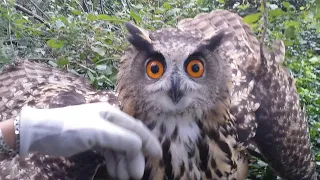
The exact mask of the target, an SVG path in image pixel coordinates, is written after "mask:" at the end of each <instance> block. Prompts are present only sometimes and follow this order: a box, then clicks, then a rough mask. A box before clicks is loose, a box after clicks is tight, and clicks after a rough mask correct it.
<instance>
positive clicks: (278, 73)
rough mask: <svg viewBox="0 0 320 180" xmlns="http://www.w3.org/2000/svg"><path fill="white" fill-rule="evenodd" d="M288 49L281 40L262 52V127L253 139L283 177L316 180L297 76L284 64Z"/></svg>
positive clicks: (257, 89) (258, 82) (258, 78)
mask: <svg viewBox="0 0 320 180" xmlns="http://www.w3.org/2000/svg"><path fill="white" fill-rule="evenodd" d="M284 51H285V48H284V44H283V43H282V42H280V41H277V42H274V43H273V47H272V48H271V49H266V48H265V49H264V50H263V53H261V54H262V55H261V60H262V62H263V65H262V66H261V68H260V69H259V71H258V72H257V75H256V77H255V80H256V86H255V88H254V90H253V94H254V95H255V96H256V100H257V101H258V102H259V103H260V107H259V108H258V109H257V111H256V112H255V114H256V118H257V122H258V128H257V131H256V135H255V137H254V138H253V141H254V142H255V144H256V145H257V146H258V149H259V151H260V152H261V154H262V155H263V156H264V157H265V159H266V161H267V162H268V163H269V165H270V166H271V167H272V168H273V169H274V170H275V171H276V172H277V173H278V174H279V176H281V177H283V178H285V179H294V180H295V179H297V180H307V179H308V180H310V179H312V180H315V179H317V175H316V163H315V159H314V155H313V153H312V150H311V142H310V135H309V129H308V122H307V119H306V114H305V110H304V109H301V105H300V103H299V96H298V93H297V89H296V85H295V81H294V78H293V76H292V75H291V74H290V73H289V71H287V70H286V69H285V68H284V67H282V66H281V64H280V63H281V62H282V61H283V60H284V56H285V53H284Z"/></svg>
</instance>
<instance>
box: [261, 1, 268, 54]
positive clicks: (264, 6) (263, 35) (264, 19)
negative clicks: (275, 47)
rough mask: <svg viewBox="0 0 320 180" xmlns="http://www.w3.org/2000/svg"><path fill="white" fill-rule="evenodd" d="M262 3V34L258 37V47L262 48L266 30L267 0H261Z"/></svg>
mask: <svg viewBox="0 0 320 180" xmlns="http://www.w3.org/2000/svg"><path fill="white" fill-rule="evenodd" d="M262 5H263V9H264V11H263V27H262V35H261V39H260V49H261V50H262V49H263V43H264V40H265V38H266V34H267V30H268V7H267V0H262Z"/></svg>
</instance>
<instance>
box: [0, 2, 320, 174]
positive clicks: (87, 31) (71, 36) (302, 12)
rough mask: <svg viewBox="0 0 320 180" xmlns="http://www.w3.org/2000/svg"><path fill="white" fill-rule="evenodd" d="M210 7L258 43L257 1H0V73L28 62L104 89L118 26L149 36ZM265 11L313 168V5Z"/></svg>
mask: <svg viewBox="0 0 320 180" xmlns="http://www.w3.org/2000/svg"><path fill="white" fill-rule="evenodd" d="M218 8H219V9H229V10H232V11H235V12H238V13H239V14H240V15H241V16H243V17H244V20H245V22H247V23H248V24H250V25H251V27H252V28H253V29H254V31H255V33H256V34H257V37H260V36H261V30H262V25H263V18H262V17H263V11H264V8H263V6H261V2H260V1H257V0H248V1H244V0H241V1H240V0H239V2H238V1H236V0H217V1H209V0H169V1H162V0H159V1H143V0H132V1H129V0H92V1H89V0H82V1H81V0H42V1H39V0H19V1H17V2H14V1H13V0H1V2H0V72H1V68H2V67H3V65H4V64H6V63H9V62H10V61H12V60H13V59H15V58H28V59H30V60H35V61H43V62H44V63H48V64H50V65H52V66H58V67H60V68H63V69H65V70H68V71H70V72H72V73H76V74H80V75H84V76H86V77H88V78H89V79H90V81H91V82H92V84H93V86H94V87H96V88H110V89H112V88H114V82H115V75H116V73H117V62H118V59H119V57H120V56H121V53H122V51H123V49H124V47H125V46H126V45H127V44H126V41H125V34H126V31H125V29H124V22H126V21H133V22H134V23H136V24H137V25H139V26H142V27H144V28H147V29H155V28H159V27H164V26H174V25H175V24H176V23H177V22H178V21H179V20H180V19H182V18H185V17H193V16H195V15H196V14H198V13H200V12H208V11H211V10H213V9H218ZM268 8H269V15H268V19H269V23H268V29H267V38H266V43H268V42H270V40H273V39H281V40H283V41H284V42H285V45H286V60H285V62H284V65H285V66H286V67H287V68H288V69H290V70H291V72H292V73H293V75H294V76H295V77H296V80H297V82H296V83H297V88H298V91H299V94H300V97H301V102H302V103H303V105H305V107H306V110H307V112H308V118H309V124H310V127H311V129H310V134H311V137H312V142H313V149H314V152H315V155H316V159H317V164H318V165H320V0H288V1H280V0H270V1H269V2H268ZM252 162H253V163H252V165H251V170H250V178H251V179H256V178H258V179H275V178H276V177H274V175H273V174H272V173H271V171H270V169H269V168H268V167H267V166H266V164H264V163H263V162H261V161H258V160H255V159H252ZM319 172H320V170H319Z"/></svg>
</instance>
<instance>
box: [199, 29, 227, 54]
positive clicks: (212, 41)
mask: <svg viewBox="0 0 320 180" xmlns="http://www.w3.org/2000/svg"><path fill="white" fill-rule="evenodd" d="M226 35H227V34H226V33H225V32H218V33H217V34H215V35H213V36H212V37H210V38H208V39H206V40H204V43H202V45H200V47H199V48H198V50H199V51H204V50H209V51H214V50H215V49H216V48H217V47H218V46H219V45H220V43H221V41H222V39H223V38H224V37H225V36H226Z"/></svg>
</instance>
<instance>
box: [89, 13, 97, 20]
mask: <svg viewBox="0 0 320 180" xmlns="http://www.w3.org/2000/svg"><path fill="white" fill-rule="evenodd" d="M87 19H88V20H89V21H95V20H97V19H98V18H97V16H95V15H93V14H88V15H87Z"/></svg>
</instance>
